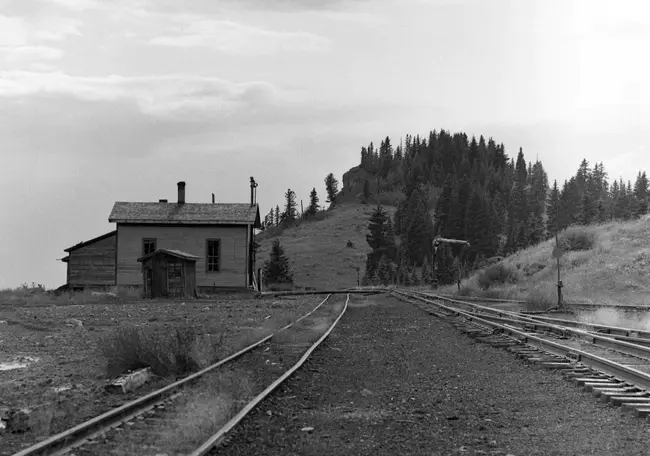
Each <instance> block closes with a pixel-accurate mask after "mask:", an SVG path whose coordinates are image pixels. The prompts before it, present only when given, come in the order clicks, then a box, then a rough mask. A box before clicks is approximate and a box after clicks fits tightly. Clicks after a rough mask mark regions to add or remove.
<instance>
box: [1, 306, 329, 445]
mask: <svg viewBox="0 0 650 456" xmlns="http://www.w3.org/2000/svg"><path fill="white" fill-rule="evenodd" d="M330 296H331V294H328V295H327V296H326V297H325V299H324V300H323V301H322V302H321V303H320V304H318V305H317V306H316V307H314V308H313V309H312V310H311V311H309V312H308V313H306V314H305V315H303V316H302V317H300V318H298V319H297V320H296V321H294V322H293V323H289V324H288V325H286V326H284V327H282V328H280V329H279V330H277V331H276V332H274V333H272V334H269V335H268V336H266V337H264V338H262V339H260V340H258V341H257V342H255V343H253V344H251V345H249V346H247V347H245V348H243V349H241V350H239V351H238V352H236V353H234V354H232V355H230V356H228V357H226V358H224V359H222V360H220V361H219V362H217V363H215V364H212V365H211V366H208V367H206V368H205V369H202V370H200V371H198V372H195V373H194V374H191V375H189V376H187V377H185V378H183V379H181V380H178V381H175V382H174V383H171V384H169V385H167V386H165V387H163V388H160V389H158V390H156V391H153V392H151V393H149V394H147V395H145V396H143V397H140V398H138V399H135V400H133V401H130V402H127V403H126V404H123V405H121V406H119V407H117V408H114V409H112V410H109V411H108V412H105V413H103V414H101V415H99V416H96V417H94V418H91V419H90V420H88V421H85V422H83V423H81V424H78V425H77V426H74V427H72V428H70V429H68V430H65V431H63V432H60V433H58V434H55V435H53V436H51V437H49V438H47V439H45V440H43V441H41V442H39V443H37V444H35V445H32V446H30V447H28V448H25V449H23V450H21V451H19V452H18V453H14V455H13V456H36V455H48V456H51V455H53V454H63V453H65V452H66V451H68V449H70V448H71V447H74V446H76V444H78V443H79V442H80V441H83V440H86V439H87V438H88V437H90V436H92V435H93V434H95V433H97V432H98V431H101V430H104V429H109V428H111V427H114V426H116V425H117V424H119V423H121V422H124V421H128V420H130V419H131V418H133V417H135V416H137V415H140V414H142V413H144V412H146V411H147V410H149V409H151V408H152V407H154V406H155V405H157V404H159V403H160V402H162V401H164V400H165V399H166V398H167V397H169V396H170V395H171V394H172V393H174V392H176V391H178V390H179V389H180V388H181V387H182V386H185V385H187V384H189V383H190V382H192V381H194V380H196V379H198V378H200V377H202V376H204V375H205V374H207V373H208V372H211V371H213V370H215V369H217V368H218V367H221V366H223V365H224V364H226V363H228V362H230V361H232V360H234V359H236V358H239V357H240V356H242V355H244V354H245V353H247V352H249V351H251V350H253V349H254V348H256V347H258V346H260V345H261V344H263V343H264V342H266V341H268V340H270V339H271V338H272V337H273V336H274V335H277V334H278V333H280V332H282V331H284V330H286V329H288V328H290V327H292V326H293V325H294V324H296V323H298V322H299V321H301V320H303V319H305V318H307V317H308V316H309V315H311V314H312V313H314V312H315V311H316V310H318V309H319V308H320V307H321V306H322V305H323V304H325V303H326V302H327V300H328V299H329V298H330Z"/></svg>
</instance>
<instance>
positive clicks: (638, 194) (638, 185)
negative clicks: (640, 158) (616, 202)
mask: <svg viewBox="0 0 650 456" xmlns="http://www.w3.org/2000/svg"><path fill="white" fill-rule="evenodd" d="M649 196H650V185H649V183H648V176H647V175H646V172H645V171H643V172H639V174H638V175H637V177H636V182H635V183H634V199H635V200H636V201H637V203H636V207H635V211H634V216H635V217H640V216H642V215H645V214H647V213H648V197H649Z"/></svg>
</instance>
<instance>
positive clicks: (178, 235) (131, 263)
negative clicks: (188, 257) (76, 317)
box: [117, 223, 248, 288]
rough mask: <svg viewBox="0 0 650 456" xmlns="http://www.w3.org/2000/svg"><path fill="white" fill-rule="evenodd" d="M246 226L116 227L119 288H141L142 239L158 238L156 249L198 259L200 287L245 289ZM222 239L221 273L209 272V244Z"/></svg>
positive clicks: (197, 274)
mask: <svg viewBox="0 0 650 456" xmlns="http://www.w3.org/2000/svg"><path fill="white" fill-rule="evenodd" d="M246 231H247V226H246V225H244V226H200V225H195V226H188V225H185V226H174V225H126V224H121V223H118V224H117V232H118V240H119V241H118V242H119V243H118V248H117V284H118V285H120V286H141V285H142V270H141V264H140V263H138V261H137V260H138V258H140V257H141V256H143V255H142V239H143V238H155V239H156V241H157V242H156V248H158V249H174V250H181V251H183V252H187V253H190V254H192V255H196V256H198V257H199V260H197V261H196V285H197V286H198V287H241V288H244V287H245V286H246V262H247V255H248V246H247V245H246ZM207 239H221V257H220V271H219V272H207V271H206V251H207V248H206V240H207Z"/></svg>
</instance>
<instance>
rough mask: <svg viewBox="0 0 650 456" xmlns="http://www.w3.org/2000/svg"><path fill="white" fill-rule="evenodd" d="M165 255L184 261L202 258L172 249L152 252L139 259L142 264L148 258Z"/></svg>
mask: <svg viewBox="0 0 650 456" xmlns="http://www.w3.org/2000/svg"><path fill="white" fill-rule="evenodd" d="M161 253H164V254H166V255H170V256H173V257H176V258H181V259H183V260H194V261H196V260H198V259H199V258H200V257H197V256H196V255H192V254H191V253H187V252H181V251H180V250H170V249H158V250H156V251H155V252H151V253H149V254H147V255H145V256H143V257H140V258H138V261H139V262H142V261H144V260H146V259H147V258H151V257H152V256H154V255H158V254H161Z"/></svg>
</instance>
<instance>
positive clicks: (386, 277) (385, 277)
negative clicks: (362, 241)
mask: <svg viewBox="0 0 650 456" xmlns="http://www.w3.org/2000/svg"><path fill="white" fill-rule="evenodd" d="M377 277H378V278H379V282H380V283H381V284H382V285H388V284H389V283H390V279H391V277H390V266H389V263H388V261H387V260H386V257H383V256H382V257H381V260H380V261H379V266H378V267H377Z"/></svg>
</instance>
